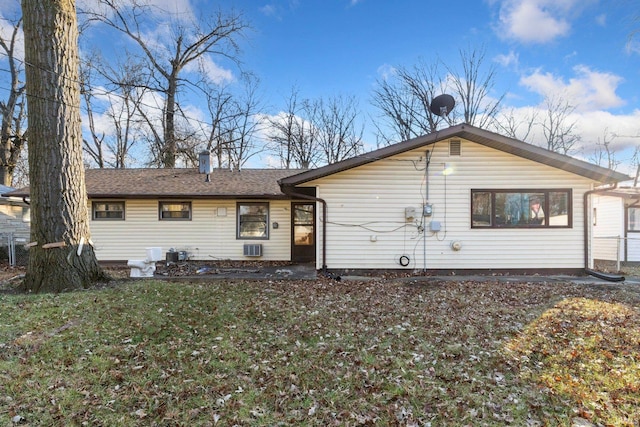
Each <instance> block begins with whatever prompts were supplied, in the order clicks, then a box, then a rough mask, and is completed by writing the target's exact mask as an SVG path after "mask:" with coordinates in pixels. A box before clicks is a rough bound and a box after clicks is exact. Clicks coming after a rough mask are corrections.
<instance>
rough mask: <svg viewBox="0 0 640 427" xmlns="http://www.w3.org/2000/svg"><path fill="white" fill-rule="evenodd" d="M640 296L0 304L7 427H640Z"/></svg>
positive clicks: (574, 289)
mask: <svg viewBox="0 0 640 427" xmlns="http://www.w3.org/2000/svg"><path fill="white" fill-rule="evenodd" d="M639 408H640V289H637V288H633V287H631V286H630V285H626V286H625V285H610V286H609V285H607V286H601V287H587V286H585V285H572V284H566V285H558V284H538V283H521V284H499V283H493V282H482V283H479V282H459V283H456V282H425V283H421V284H410V283H407V282H399V281H394V280H393V279H389V280H386V281H376V282H367V283H361V282H330V281H326V280H318V281H307V282H295V281H273V282H266V281H265V282H216V281H211V282H199V283H169V282H160V281H139V282H124V283H121V284H119V285H117V286H114V287H110V288H106V289H101V290H91V291H84V292H75V293H68V294H59V295H9V294H4V295H0V425H10V424H12V422H14V423H20V424H22V425H104V426H112V425H145V426H148V425H162V426H164V425H166V426H173V425H185V426H194V425H203V426H206V425H218V426H231V425H240V426H260V425H265V426H274V425H287V426H288V425H291V426H298V425H302V426H328V425H340V426H356V425H381V426H389V425H400V426H410V425H416V426H428V425H432V426H443V425H445V426H446V425H455V426H462V425H470V426H471V425H472V426H483V425H487V426H501V425H516V426H547V425H549V426H556V425H559V426H571V424H572V422H573V420H575V419H576V418H582V419H584V420H588V421H590V422H592V423H594V424H596V425H597V424H602V425H605V426H609V425H611V426H638V425H639V424H640V409H639Z"/></svg>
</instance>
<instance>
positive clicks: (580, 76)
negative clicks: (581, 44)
mask: <svg viewBox="0 0 640 427" xmlns="http://www.w3.org/2000/svg"><path fill="white" fill-rule="evenodd" d="M573 70H574V72H575V77H572V78H570V79H569V81H568V82H566V81H565V80H564V79H563V78H562V77H558V76H555V75H553V74H551V73H543V72H541V71H540V70H537V71H536V72H534V73H533V74H531V75H528V76H524V77H522V78H521V79H520V84H521V85H523V86H525V87H526V88H527V89H528V90H530V91H532V92H535V93H538V94H540V95H541V96H542V97H558V96H560V97H562V98H565V99H566V101H567V102H569V104H571V105H572V106H574V107H575V108H576V111H581V112H586V111H597V110H606V109H609V108H615V107H619V106H621V105H623V104H624V100H623V99H622V98H620V97H619V96H618V95H617V94H616V89H617V88H618V85H619V84H620V83H621V82H622V77H620V76H617V75H615V74H612V73H603V72H598V71H593V70H591V69H590V68H589V67H587V66H584V65H579V66H576V67H574V69H573Z"/></svg>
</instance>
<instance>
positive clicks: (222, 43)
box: [87, 0, 247, 168]
mask: <svg viewBox="0 0 640 427" xmlns="http://www.w3.org/2000/svg"><path fill="white" fill-rule="evenodd" d="M99 2H100V4H101V5H103V6H105V7H106V11H103V13H96V12H90V11H87V13H88V15H89V16H90V18H91V19H94V20H99V21H101V22H104V23H106V24H107V25H109V26H111V27H112V28H114V29H116V30H118V31H120V32H122V33H124V34H126V35H127V36H128V37H130V38H131V39H132V40H133V41H134V42H135V43H136V44H137V45H138V47H140V49H141V50H142V52H143V56H144V57H145V58H146V60H147V62H148V64H149V69H150V71H151V73H152V75H153V78H154V79H155V81H156V83H157V86H156V87H155V90H157V91H158V92H160V93H162V95H163V96H164V98H165V104H164V106H163V116H164V118H163V120H162V124H163V133H162V141H161V145H160V146H159V147H157V148H158V149H160V153H158V154H157V155H156V160H157V161H158V162H159V164H160V165H161V166H164V167H168V168H172V167H175V164H176V155H177V152H178V140H177V137H176V114H177V111H178V109H179V107H178V99H177V97H178V94H179V92H180V90H181V83H182V78H181V75H182V74H183V72H184V70H185V68H186V67H187V66H189V65H190V64H192V63H193V64H195V63H197V62H198V61H202V60H204V59H205V57H208V56H211V55H214V56H221V57H224V58H228V59H231V60H234V61H235V60H236V59H237V54H238V52H239V48H238V45H237V40H236V39H237V38H238V37H239V36H240V35H241V34H242V33H243V31H244V30H245V29H247V24H245V23H244V21H243V20H242V18H241V16H240V15H238V14H234V13H231V14H228V15H227V14H223V13H222V12H218V13H217V14H216V15H215V16H213V17H212V18H211V19H209V20H207V21H206V22H205V24H204V26H202V25H200V23H198V22H191V23H189V24H184V23H180V22H177V21H175V22H173V25H172V27H173V28H172V30H173V38H172V40H170V41H169V42H166V41H165V42H164V43H153V42H151V41H150V40H149V39H148V38H147V37H146V34H145V31H144V28H143V22H144V18H145V17H148V16H151V15H152V14H153V13H154V12H155V11H154V10H153V8H152V7H151V6H150V4H149V3H147V2H145V0H132V1H130V2H127V5H126V6H125V5H123V3H121V2H119V1H118V0H99ZM154 137H155V135H154ZM154 139H155V138H154ZM155 142H160V141H157V140H156V141H155Z"/></svg>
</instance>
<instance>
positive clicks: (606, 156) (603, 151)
mask: <svg viewBox="0 0 640 427" xmlns="http://www.w3.org/2000/svg"><path fill="white" fill-rule="evenodd" d="M615 138H616V135H614V134H611V133H609V130H608V129H605V130H604V132H603V135H602V139H600V138H598V142H597V143H596V147H595V149H594V152H593V155H592V156H591V157H590V158H589V160H591V161H592V162H593V163H595V164H596V165H599V166H604V167H607V168H609V169H613V170H615V169H616V168H617V167H618V166H619V165H620V161H619V160H617V159H616V151H615V149H614V147H613V140H614V139H615Z"/></svg>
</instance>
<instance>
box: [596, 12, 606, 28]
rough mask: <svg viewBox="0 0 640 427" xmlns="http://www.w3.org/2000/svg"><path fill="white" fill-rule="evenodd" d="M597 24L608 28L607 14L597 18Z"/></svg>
mask: <svg viewBox="0 0 640 427" xmlns="http://www.w3.org/2000/svg"><path fill="white" fill-rule="evenodd" d="M596 24H598V25H599V26H601V27H606V26H607V15H606V14H604V13H603V14H601V15H598V16H596Z"/></svg>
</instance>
